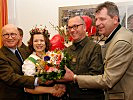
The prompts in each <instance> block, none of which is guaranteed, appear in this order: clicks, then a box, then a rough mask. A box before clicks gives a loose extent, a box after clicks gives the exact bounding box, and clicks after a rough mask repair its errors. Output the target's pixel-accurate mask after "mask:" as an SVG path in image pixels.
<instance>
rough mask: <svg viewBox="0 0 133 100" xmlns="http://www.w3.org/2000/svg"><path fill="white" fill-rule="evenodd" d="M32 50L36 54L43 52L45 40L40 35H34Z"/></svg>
mask: <svg viewBox="0 0 133 100" xmlns="http://www.w3.org/2000/svg"><path fill="white" fill-rule="evenodd" d="M33 48H34V49H35V51H36V52H42V51H43V52H44V51H45V48H46V44H45V39H44V36H43V35H42V34H35V35H34V36H33Z"/></svg>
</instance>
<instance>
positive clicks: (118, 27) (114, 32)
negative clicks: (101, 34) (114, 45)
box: [105, 24, 121, 44]
mask: <svg viewBox="0 0 133 100" xmlns="http://www.w3.org/2000/svg"><path fill="white" fill-rule="evenodd" d="M120 28H121V25H120V24H119V25H118V26H117V28H115V29H114V30H113V31H112V33H111V34H110V35H109V36H108V38H107V40H106V41H105V44H106V43H108V42H109V41H110V40H111V39H112V38H113V37H114V35H115V34H116V32H117V31H118V30H119V29H120Z"/></svg>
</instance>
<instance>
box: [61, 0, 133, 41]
mask: <svg viewBox="0 0 133 100" xmlns="http://www.w3.org/2000/svg"><path fill="white" fill-rule="evenodd" d="M116 4H117V6H118V9H119V14H120V24H121V25H122V26H124V27H126V28H128V29H129V30H131V31H132V32H133V2H132V1H131V2H121V3H116ZM96 6H97V5H81V6H67V7H59V26H65V25H67V21H68V19H69V18H70V17H71V16H75V15H80V16H82V15H87V16H89V17H91V18H92V25H94V26H95V9H96ZM97 35H98V36H99V34H96V36H97ZM95 39H96V41H99V39H100V38H99V37H98V38H96V37H95ZM103 40H105V39H103Z"/></svg>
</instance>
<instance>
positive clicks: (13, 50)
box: [8, 48, 18, 54]
mask: <svg viewBox="0 0 133 100" xmlns="http://www.w3.org/2000/svg"><path fill="white" fill-rule="evenodd" d="M8 49H9V50H11V51H12V52H13V53H14V54H15V50H18V49H17V48H16V49H12V48H8Z"/></svg>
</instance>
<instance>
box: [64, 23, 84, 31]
mask: <svg viewBox="0 0 133 100" xmlns="http://www.w3.org/2000/svg"><path fill="white" fill-rule="evenodd" d="M80 25H83V24H79V25H73V26H68V27H67V30H68V31H70V30H71V29H72V28H73V29H74V30H77V29H78V27H79V26H80Z"/></svg>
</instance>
